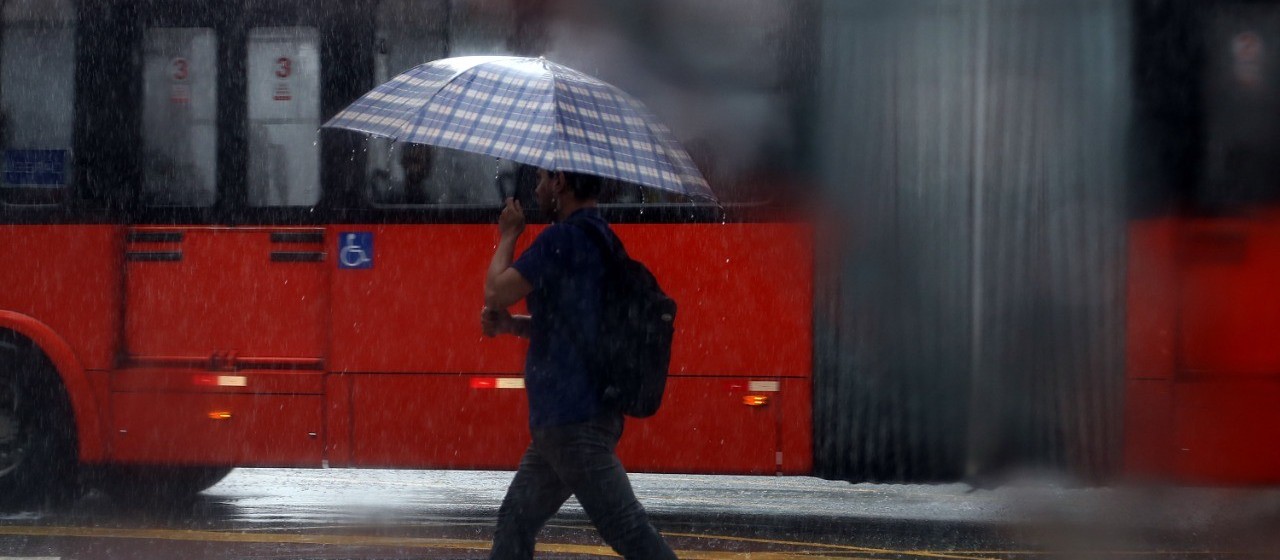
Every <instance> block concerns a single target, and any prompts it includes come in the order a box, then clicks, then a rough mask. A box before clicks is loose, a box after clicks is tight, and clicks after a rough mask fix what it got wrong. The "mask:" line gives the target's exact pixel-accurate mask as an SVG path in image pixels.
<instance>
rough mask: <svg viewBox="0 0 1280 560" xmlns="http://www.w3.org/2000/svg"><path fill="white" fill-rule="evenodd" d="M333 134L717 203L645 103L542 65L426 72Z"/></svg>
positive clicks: (460, 60)
mask: <svg viewBox="0 0 1280 560" xmlns="http://www.w3.org/2000/svg"><path fill="white" fill-rule="evenodd" d="M324 126H326V127H333V128H344V129H348V130H355V131H359V132H365V133H368V134H372V135H375V136H382V137H386V138H392V139H395V140H398V141H401V142H412V143H416V144H429V145H432V146H440V147H444V148H453V149H457V150H463V151H467V152H475V153H480V154H485V155H490V156H494V157H498V158H503V159H508V160H512V161H518V162H521V163H527V164H530V165H536V166H538V167H541V168H543V169H548V170H552V171H572V172H578V173H587V174H591V175H598V176H601V177H607V178H612V179H619V180H622V181H628V182H632V183H638V184H641V185H645V186H649V187H655V188H659V189H664V190H668V191H672V192H676V193H680V194H684V195H689V196H695V197H701V198H706V199H712V200H714V199H715V195H713V194H712V193H711V188H710V187H709V186H707V181H706V179H703V178H702V175H701V174H700V173H698V169H697V168H696V167H694V165H693V161H692V160H691V159H689V154H688V153H687V152H685V150H684V148H682V147H680V144H679V143H678V142H676V140H675V138H673V137H672V136H671V132H670V131H669V130H668V129H667V127H665V126H663V125H662V124H661V123H659V122H658V121H657V119H655V118H654V117H653V115H652V114H650V113H649V111H648V109H646V108H645V107H644V105H643V104H641V103H640V101H638V100H636V99H635V98H633V97H631V96H630V95H627V94H626V93H623V92H622V90H619V89H618V88H616V87H614V86H612V85H609V84H607V83H605V82H602V81H600V80H598V79H596V78H593V77H591V76H588V75H586V74H583V73H581V72H578V71H577V70H573V69H572V68H568V67H565V66H562V65H559V64H556V63H554V62H551V61H549V60H546V59H543V58H518V57H507V56H466V57H456V58H445V59H440V60H436V61H433V62H428V63H426V64H421V65H419V66H416V67H414V68H413V69H411V70H409V71H407V72H405V73H403V74H400V75H399V76H396V77H395V78H392V79H391V80H390V81H388V82H387V83H385V84H382V85H380V86H378V87H376V88H374V89H373V90H372V91H370V92H369V93H366V94H365V95H364V96H362V97H361V98H360V99H357V100H356V101H355V102H354V103H352V104H351V105H350V106H349V107H347V108H346V109H344V110H343V111H342V112H340V113H338V114H337V115H336V116H334V117H333V118H332V119H330V120H329V122H327V123H325V124H324Z"/></svg>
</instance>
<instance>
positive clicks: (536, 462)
mask: <svg viewBox="0 0 1280 560" xmlns="http://www.w3.org/2000/svg"><path fill="white" fill-rule="evenodd" d="M532 435H533V441H532V442H531V443H530V444H529V449H527V450H525V452H524V457H523V458H522V459H520V469H519V470H518V471H516V477H515V479H514V480H512V481H511V487H510V488H508V489H507V497H506V498H504V499H503V500H502V507H501V508H500V509H498V528H497V530H496V531H495V532H494V535H493V550H492V552H490V554H489V558H491V559H501V560H505V559H508V558H532V557H533V541H534V538H535V537H536V536H537V535H538V531H539V530H541V529H542V526H543V525H544V524H546V522H547V520H548V519H550V518H551V516H552V515H554V514H555V513H556V511H558V510H559V509H560V506H561V504H564V502H565V500H567V499H569V496H570V495H574V496H577V497H578V503H580V504H582V509H583V510H585V511H586V512H587V516H588V517H590V518H591V523H592V524H594V525H595V526H596V530H598V531H600V537H601V538H603V539H604V541H605V542H607V543H609V546H611V547H613V550H615V551H617V553H618V554H621V555H622V556H623V557H624V558H635V559H641V560H651V559H667V558H675V557H676V555H675V553H674V552H672V551H671V547H669V546H667V543H666V541H664V540H663V539H662V537H661V536H660V535H658V531H657V530H655V529H654V528H653V526H652V525H650V524H649V516H648V515H647V514H646V513H645V511H644V507H643V506H641V505H640V502H639V501H637V500H636V495H635V493H633V492H632V491H631V482H630V481H629V480H627V472H626V471H625V470H623V469H622V462H621V461H619V460H618V456H617V455H615V454H614V448H615V447H616V446H617V445H618V439H619V438H621V437H622V414H621V413H619V412H609V413H605V414H602V415H600V416H597V417H596V418H593V419H591V420H589V421H587V422H583V423H581V424H570V425H568V426H555V427H552V428H545V429H538V430H532Z"/></svg>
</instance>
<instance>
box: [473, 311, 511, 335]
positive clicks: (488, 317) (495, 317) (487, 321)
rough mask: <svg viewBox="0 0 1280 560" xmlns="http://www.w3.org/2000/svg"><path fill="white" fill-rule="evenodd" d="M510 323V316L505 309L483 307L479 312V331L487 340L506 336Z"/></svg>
mask: <svg viewBox="0 0 1280 560" xmlns="http://www.w3.org/2000/svg"><path fill="white" fill-rule="evenodd" d="M510 322H511V314H510V313H508V312H507V311H506V310H505V309H489V308H488V307H485V308H482V309H481V310H480V330H481V332H483V333H484V335H485V336H487V337H489V338H493V337H495V336H498V335H500V334H506V333H507V332H508V330H509V328H510V324H509V323H510Z"/></svg>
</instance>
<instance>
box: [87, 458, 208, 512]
mask: <svg viewBox="0 0 1280 560" xmlns="http://www.w3.org/2000/svg"><path fill="white" fill-rule="evenodd" d="M231 469H232V468H231V467H187V466H132V465H128V466H112V467H106V468H105V469H104V470H103V472H102V474H101V475H100V476H99V477H98V481H97V484H95V486H97V488H98V490H101V491H102V492H104V493H106V494H107V495H108V496H111V497H112V498H114V499H116V500H117V501H119V502H121V503H123V504H127V505H146V506H153V505H177V504H182V503H186V502H189V501H191V500H193V499H195V497H196V495H197V494H199V493H200V492H203V491H205V490H207V489H209V488H210V487H212V486H213V485H215V484H217V483H218V482H221V481H222V479H224V478H226V477H227V475H228V474H230V473H231Z"/></svg>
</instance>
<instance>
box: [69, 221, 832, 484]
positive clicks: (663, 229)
mask: <svg viewBox="0 0 1280 560" xmlns="http://www.w3.org/2000/svg"><path fill="white" fill-rule="evenodd" d="M540 229H541V228H540V227H539V226H533V227H530V228H529V231H528V232H527V233H526V235H525V237H524V238H523V245H522V246H521V249H523V247H526V246H527V245H528V243H530V242H531V241H532V239H533V238H534V236H536V234H537V233H538V231H540ZM616 230H617V231H618V233H619V235H620V236H621V237H622V239H623V240H624V242H625V243H626V244H627V247H628V250H629V251H630V252H631V254H632V255H633V256H634V257H636V258H638V259H640V260H642V261H644V262H645V263H646V264H647V265H648V266H649V267H650V268H651V269H652V270H653V272H654V274H655V275H656V276H657V277H658V279H659V281H660V282H661V283H662V285H663V287H664V289H665V290H666V291H667V292H668V293H669V294H671V296H672V297H673V298H675V299H676V301H677V302H678V304H679V306H680V307H679V314H678V317H677V321H676V326H677V334H676V342H675V346H674V347H673V356H672V364H671V378H670V380H669V385H668V390H667V394H666V399H665V402H664V405H663V408H662V410H661V411H660V412H659V413H658V414H657V415H656V416H654V417H653V418H649V419H645V420H635V419H631V420H629V421H628V426H627V430H626V435H625V436H624V439H623V441H622V443H621V444H620V447H619V452H620V453H621V455H622V457H623V459H624V461H625V462H626V464H627V466H628V468H629V469H631V470H633V471H676V472H698V473H753V474H774V473H778V472H785V473H790V474H802V473H807V472H810V471H811V470H812V451H811V449H812V444H811V434H810V431H811V420H810V411H809V407H810V402H811V397H810V394H809V393H810V391H811V387H812V384H811V381H810V372H811V369H812V366H811V360H812V358H811V348H812V321H811V313H812V305H813V301H812V297H813V296H812V292H813V262H812V239H811V236H812V234H811V232H810V231H809V228H808V226H805V225H801V224H782V223H779V224H645V225H640V224H622V225H618V226H616ZM348 232H368V233H371V234H372V239H373V246H372V251H371V253H372V254H371V255H370V256H371V257H372V259H373V261H372V266H371V267H369V268H366V269H362V268H344V267H341V266H339V262H338V259H337V257H338V255H339V252H340V251H341V241H342V240H343V239H345V236H344V235H343V234H345V233H348ZM128 234H129V235H128V236H127V240H125V241H123V242H120V241H119V239H120V236H119V235H117V243H116V245H115V250H116V251H117V255H116V256H115V257H114V259H115V262H116V263H117V265H116V266H117V269H116V270H117V273H116V278H117V280H116V282H117V286H118V287H117V288H116V293H117V294H119V293H123V300H121V298H120V297H119V296H117V298H116V300H115V307H114V308H113V310H112V311H113V313H114V315H108V316H109V317H113V318H114V320H115V321H116V323H115V325H116V326H115V332H117V333H123V335H122V336H120V335H117V337H118V338H119V339H120V340H121V341H122V346H121V348H120V358H121V363H122V364H123V367H121V368H119V369H115V370H112V371H111V372H110V373H109V374H105V375H106V377H105V379H104V381H102V382H101V383H99V385H101V388H100V389H99V391H100V392H103V393H105V394H109V395H110V400H111V405H112V406H111V407H110V412H109V413H107V412H105V411H104V412H103V413H102V417H103V422H104V423H105V425H106V428H105V431H106V433H108V434H109V440H110V460H111V461H114V462H119V463H140V464H156V463H167V464H216V465H238V466H287V465H295V466H320V465H322V464H324V463H325V461H327V462H328V464H329V465H331V466H358V467H401V468H513V467H515V465H516V464H517V462H518V460H519V457H520V454H521V453H522V452H523V451H524V448H525V446H526V445H527V443H528V428H527V414H528V412H527V410H528V409H527V404H526V402H525V393H524V390H523V388H522V387H523V386H522V383H521V379H520V375H521V371H522V369H523V358H524V352H525V349H526V345H525V343H524V341H522V340H519V339H515V338H511V337H504V338H497V339H489V338H485V337H483V336H481V334H480V332H479V320H478V319H479V311H480V306H481V301H482V297H483V292H482V290H483V285H482V281H483V277H484V272H485V270H486V268H487V266H488V263H489V259H490V257H491V256H492V251H493V248H494V243H495V241H496V237H495V235H496V230H495V227H494V226H492V225H447V224H442V225H435V224H426V225H423V224H412V225H411V224H397V225H334V226H328V227H326V228H269V227H244V228H232V227H203V226H202V227H158V226H156V227H151V226H148V227H135V228H130V229H129V230H128ZM178 234H180V236H179V235H178ZM281 235H283V237H282V238H278V237H279V236H281ZM46 242H51V241H47V240H46ZM282 252H284V253H295V254H296V253H308V254H311V255H312V256H313V257H315V258H314V259H312V260H305V259H303V260H299V259H292V258H289V259H278V258H276V257H277V256H278V254H279V253H282ZM175 253H180V257H178V256H175ZM139 254H141V256H140V255H139ZM121 255H128V257H127V258H122V257H121ZM157 255H167V256H164V257H163V258H157ZM121 262H123V263H124V264H123V267H124V273H123V275H121V273H120V272H118V271H119V267H120V266H121V265H120V264H119V263H121ZM59 266H60V265H59ZM50 270H58V268H57V267H51V268H50ZM122 276H123V282H121V280H120V278H121V277H122ZM121 284H122V285H121ZM121 308H123V309H124V310H125V311H124V312H123V317H122V314H121V312H120V309H121ZM99 336H101V335H99ZM111 347H112V346H111V345H110V344H108V345H107V346H106V349H107V354H108V355H110V349H111ZM497 379H503V380H505V381H503V382H501V383H495V381H494V380H497Z"/></svg>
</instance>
